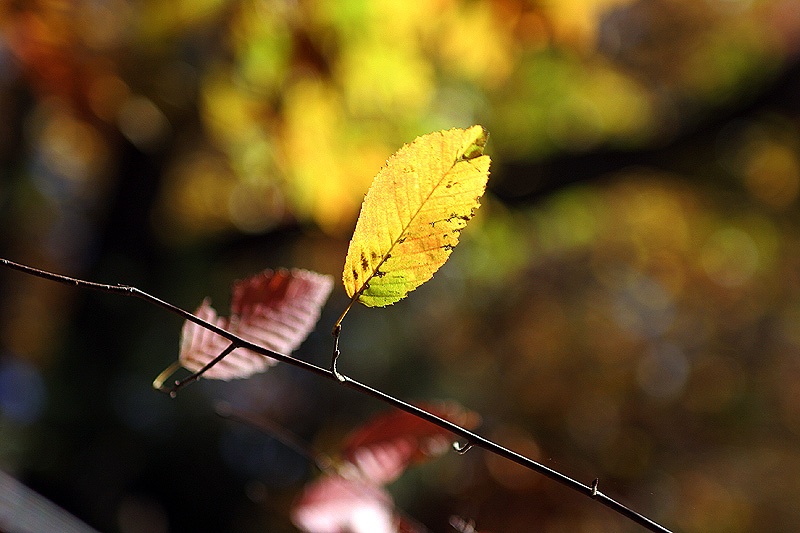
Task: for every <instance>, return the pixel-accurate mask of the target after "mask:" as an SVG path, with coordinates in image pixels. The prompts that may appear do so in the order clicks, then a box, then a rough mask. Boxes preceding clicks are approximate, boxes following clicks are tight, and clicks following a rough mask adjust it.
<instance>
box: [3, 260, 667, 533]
mask: <svg viewBox="0 0 800 533" xmlns="http://www.w3.org/2000/svg"><path fill="white" fill-rule="evenodd" d="M0 264H3V265H5V266H7V267H9V268H12V269H14V270H18V271H20V272H24V273H26V274H30V275H33V276H37V277H40V278H44V279H48V280H51V281H56V282H58V283H64V284H66V285H73V286H76V287H82V288H87V289H94V290H99V291H103V292H109V293H112V294H124V295H128V296H135V297H137V298H140V299H142V300H145V301H147V302H150V303H152V304H154V305H157V306H159V307H161V308H163V309H166V310H168V311H171V312H173V313H175V314H177V315H178V316H180V317H182V318H184V319H186V320H190V321H191V322H194V323H195V324H199V325H200V326H202V327H204V328H206V329H208V330H209V331H213V332H214V333H216V334H217V335H219V336H221V337H224V338H225V339H227V340H229V341H230V342H231V343H232V345H234V346H235V347H241V348H246V349H248V350H251V351H253V352H256V353H258V354H261V355H263V356H266V357H272V358H273V359H277V360H278V361H282V362H284V363H288V364H290V365H293V366H296V367H298V368H301V369H303V370H306V371H308V372H312V373H314V374H317V375H319V376H322V377H325V378H328V379H330V380H332V381H334V382H336V383H339V384H341V385H343V386H345V387H348V388H350V389H353V390H356V391H358V392H361V393H363V394H366V395H368V396H372V397H373V398H376V399H378V400H381V401H383V402H385V403H387V404H389V405H392V406H394V407H397V408H398V409H402V410H403V411H406V412H407V413H410V414H412V415H414V416H416V417H418V418H421V419H422V420H426V421H428V422H430V423H432V424H435V425H437V426H439V427H441V428H443V429H446V430H447V431H450V432H451V433H453V434H454V435H456V436H458V437H461V438H462V439H465V440H466V441H467V443H468V444H469V446H470V447H475V446H477V447H480V448H483V449H484V450H487V451H488V452H491V453H494V454H495V455H499V456H500V457H505V458H506V459H508V460H510V461H513V462H515V463H517V464H519V465H521V466H524V467H526V468H529V469H530V470H533V471H535V472H538V473H539V474H542V475H544V476H546V477H548V478H550V479H552V480H554V481H556V482H558V483H560V484H562V485H564V486H565V487H568V488H570V489H572V490H574V491H576V492H579V493H581V494H583V495H585V496H588V497H589V498H592V499H594V500H596V501H598V502H600V503H602V504H603V505H605V506H606V507H608V508H609V509H611V510H613V511H615V512H616V513H618V514H620V515H622V516H624V517H626V518H628V519H630V520H632V521H633V522H635V523H637V524H639V525H640V526H642V527H644V528H646V529H647V530H649V531H654V532H660V533H669V530H668V529H667V528H665V527H664V526H661V525H660V524H657V523H655V522H653V521H652V520H650V519H649V518H647V517H645V516H644V515H641V514H639V513H637V512H636V511H634V510H632V509H630V508H628V507H626V506H625V505H623V504H621V503H619V502H618V501H616V500H614V499H612V498H610V497H608V496H606V495H605V494H603V493H602V492H600V491H598V490H597V484H596V483H592V485H591V486H590V485H584V484H583V483H580V482H579V481H576V480H574V479H572V478H571V477H569V476H566V475H564V474H562V473H560V472H558V471H556V470H553V469H551V468H548V467H546V466H544V465H543V464H540V463H537V462H536V461H534V460H532V459H529V458H527V457H525V456H524V455H520V454H518V453H517V452H514V451H512V450H509V449H508V448H504V447H502V446H500V445H499V444H496V443H495V442H493V441H491V440H489V439H486V438H484V437H481V436H480V435H478V434H477V433H473V432H471V431H469V430H467V429H464V428H462V427H461V426H458V425H456V424H453V423H452V422H449V421H447V420H445V419H443V418H440V417H438V416H436V415H434V414H432V413H429V412H428V411H425V410H423V409H420V408H419V407H416V406H414V405H411V404H409V403H406V402H404V401H402V400H399V399H397V398H395V397H393V396H390V395H388V394H385V393H383V392H381V391H379V390H376V389H373V388H372V387H369V386H367V385H364V384H363V383H359V382H358V381H355V380H353V379H350V378H346V379H345V380H341V379H340V376H337V374H338V372H337V373H334V371H333V370H332V369H331V370H329V369H325V368H322V367H319V366H316V365H314V364H311V363H307V362H305V361H303V360H301V359H295V358H294V357H291V356H288V355H284V354H282V353H278V352H273V351H272V350H269V349H267V348H264V347H263V346H259V345H257V344H254V343H252V342H250V341H247V340H245V339H242V338H241V337H238V336H236V335H234V334H233V333H230V332H229V331H226V330H224V329H222V328H220V327H219V326H216V325H214V324H211V323H210V322H206V321H205V320H202V319H200V318H198V317H196V316H194V315H193V314H191V313H189V312H188V311H185V310H183V309H181V308H179V307H176V306H174V305H172V304H171V303H168V302H165V301H164V300H161V299H159V298H156V297H155V296H151V295H150V294H147V293H146V292H144V291H141V290H139V289H137V288H136V287H130V286H126V285H105V284H102V283H94V282H91V281H84V280H80V279H76V278H71V277H68V276H62V275H60V274H54V273H52V272H46V271H44V270H39V269H36V268H32V267H29V266H26V265H21V264H19V263H15V262H13V261H9V260H7V259H3V258H0ZM463 451H466V449H465V450H463Z"/></svg>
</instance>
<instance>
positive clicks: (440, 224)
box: [342, 126, 490, 307]
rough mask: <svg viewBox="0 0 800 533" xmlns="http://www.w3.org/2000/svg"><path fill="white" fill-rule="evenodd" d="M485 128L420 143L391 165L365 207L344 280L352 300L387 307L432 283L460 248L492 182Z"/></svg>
mask: <svg viewBox="0 0 800 533" xmlns="http://www.w3.org/2000/svg"><path fill="white" fill-rule="evenodd" d="M487 137H488V133H487V132H486V130H484V129H483V127H481V126H472V127H471V128H469V129H467V130H462V129H451V130H447V131H440V132H436V133H431V134H428V135H424V136H422V137H418V138H417V139H416V140H415V141H414V142H412V143H411V144H409V145H405V146H403V148H401V149H400V150H399V151H398V152H397V153H396V154H394V155H393V156H392V157H390V158H389V160H388V161H387V163H386V166H384V167H383V168H382V169H381V171H380V172H379V173H378V175H377V177H376V178H375V181H374V182H373V184H372V187H371V188H370V190H369V192H368V193H367V196H366V198H365V199H364V203H363V205H362V206H361V214H360V215H359V218H358V222H357V223H356V229H355V232H354V233H353V238H352V240H351V241H350V247H349V249H348V251H347V258H346V260H345V266H344V273H343V275H342V280H343V282H344V286H345V290H346V291H347V294H348V295H349V296H350V297H351V298H355V299H357V300H358V301H359V302H361V303H363V304H364V305H367V306H370V307H372V306H384V305H389V304H392V303H394V302H396V301H398V300H400V299H402V298H404V297H405V296H406V295H407V294H408V292H409V291H412V290H414V289H416V288H417V287H419V286H420V285H421V284H422V283H424V282H425V281H427V280H429V279H430V278H431V277H432V276H433V274H434V273H435V272H436V271H437V270H438V269H439V267H441V266H442V265H443V264H444V263H445V261H447V259H448V257H450V252H451V250H452V249H453V247H455V246H456V245H457V244H458V237H459V234H460V233H461V230H462V229H463V228H464V227H465V226H466V224H467V221H468V220H469V219H470V218H472V216H473V212H474V210H475V209H476V208H477V207H478V206H479V205H480V197H481V196H482V195H483V193H484V190H485V189H486V181H487V179H488V175H489V162H490V161H489V156H485V155H482V154H483V148H484V146H485V144H486V140H487Z"/></svg>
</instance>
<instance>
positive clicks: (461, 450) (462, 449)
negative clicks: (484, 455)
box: [453, 441, 472, 455]
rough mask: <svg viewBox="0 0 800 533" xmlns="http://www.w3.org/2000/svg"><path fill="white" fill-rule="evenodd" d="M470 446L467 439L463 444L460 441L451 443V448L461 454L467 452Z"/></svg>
mask: <svg viewBox="0 0 800 533" xmlns="http://www.w3.org/2000/svg"><path fill="white" fill-rule="evenodd" d="M471 448H472V443H471V442H469V441H467V442H465V443H464V444H461V443H460V442H454V443H453V449H454V450H455V451H456V453H460V454H461V455H464V454H465V453H467V452H468V451H469V450H470V449H471Z"/></svg>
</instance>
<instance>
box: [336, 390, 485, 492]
mask: <svg viewBox="0 0 800 533" xmlns="http://www.w3.org/2000/svg"><path fill="white" fill-rule="evenodd" d="M423 408H424V409H425V410H426V411H429V412H431V413H432V414H434V415H436V416H438V417H440V418H444V419H445V420H448V421H450V422H453V423H454V424H457V425H459V426H461V427H464V428H466V429H472V428H474V427H475V426H477V425H478V423H479V421H480V419H479V416H478V415H477V414H476V413H474V412H472V411H467V410H465V409H464V408H463V407H461V406H460V405H458V404H457V403H455V402H447V403H441V404H436V405H429V406H423ZM453 440H454V437H453V434H452V433H450V432H449V431H447V430H445V429H442V428H440V427H439V426H437V425H435V424H432V423H430V422H428V421H426V420H422V419H421V418H418V417H416V416H414V415H412V414H410V413H407V412H405V411H400V410H393V411H391V412H389V413H386V414H383V415H381V416H379V417H377V418H375V419H374V420H373V421H372V422H370V423H368V424H367V425H366V426H364V427H362V428H361V429H359V430H358V431H356V432H354V433H353V434H351V435H350V436H349V437H348V438H347V439H346V441H345V445H344V449H343V452H342V455H343V457H344V459H346V460H347V461H349V462H350V463H352V464H353V465H355V466H356V467H357V468H358V469H359V470H360V472H361V474H362V475H363V476H364V478H365V479H367V480H370V481H372V482H373V483H376V484H386V483H390V482H392V481H394V480H395V479H397V477H398V476H399V475H400V474H401V473H403V471H404V470H405V469H406V468H408V467H409V466H410V465H412V464H415V463H419V462H422V461H424V460H425V459H427V458H428V457H430V456H433V455H439V454H441V453H444V452H445V451H446V450H447V449H449V447H450V444H451V443H452V442H453Z"/></svg>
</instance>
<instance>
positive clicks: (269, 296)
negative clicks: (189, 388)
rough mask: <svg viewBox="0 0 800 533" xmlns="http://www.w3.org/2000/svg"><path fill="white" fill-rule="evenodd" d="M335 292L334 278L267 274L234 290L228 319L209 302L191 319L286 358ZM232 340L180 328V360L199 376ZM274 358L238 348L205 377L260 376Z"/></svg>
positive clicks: (202, 330)
mask: <svg viewBox="0 0 800 533" xmlns="http://www.w3.org/2000/svg"><path fill="white" fill-rule="evenodd" d="M332 288H333V278H331V277H330V276H325V275H322V274H317V273H315V272H309V271H307V270H299V269H292V270H278V271H277V272H274V271H272V270H265V271H264V272H262V273H260V274H257V275H255V276H252V277H250V278H248V279H246V280H244V281H238V282H236V283H235V284H234V286H233V296H232V298H231V309H232V311H233V314H232V315H231V317H230V318H227V319H226V318H223V317H218V316H217V313H216V311H214V309H213V308H212V307H211V305H210V303H209V300H208V299H206V300H205V301H203V304H202V305H201V306H200V307H199V308H198V309H197V311H196V312H195V315H197V316H198V317H199V318H202V319H204V320H206V321H208V322H211V323H212V324H215V325H217V326H219V327H221V328H223V329H227V330H228V331H230V332H231V333H234V334H236V335H238V336H240V337H242V338H243V339H245V340H248V341H250V342H253V343H255V344H259V345H261V346H264V347H265V348H269V349H270V350H272V351H275V352H278V353H282V354H287V355H288V354H290V353H291V352H293V351H294V350H295V349H297V347H298V346H300V344H301V343H302V342H303V341H304V340H305V339H306V337H307V336H308V334H309V333H311V331H312V330H313V329H314V326H315V325H316V323H317V320H319V314H320V310H321V309H322V306H323V305H324V304H325V301H326V300H327V299H328V295H329V294H330V292H331V289H332ZM228 344H230V342H229V341H228V340H226V339H225V338H223V337H220V336H219V335H217V334H216V333H212V332H211V331H208V330H207V329H205V328H204V327H202V326H200V325H198V324H195V323H194V322H190V321H188V320H187V321H186V323H185V324H184V326H183V331H182V338H181V350H180V355H179V356H178V360H179V361H180V363H181V365H183V366H184V367H185V368H187V369H188V370H191V371H192V372H197V371H198V370H200V369H201V368H203V367H204V366H205V365H207V364H208V363H210V362H211V361H212V360H213V359H214V358H215V357H216V356H218V355H219V354H220V353H221V352H222V351H223V350H224V349H225V347H226V346H228ZM275 362H276V361H275V360H274V359H272V358H270V357H264V356H262V355H260V354H257V353H255V352H252V351H250V350H246V349H243V348H237V349H236V350H234V351H232V352H231V353H229V354H228V355H227V356H225V357H224V358H223V359H222V360H221V361H219V362H218V363H217V364H216V365H214V366H213V367H211V368H210V369H209V370H208V371H206V372H205V373H204V374H203V377H206V378H211V379H224V380H228V379H232V378H246V377H249V376H251V375H253V374H255V373H256V372H263V371H264V370H266V369H267V368H268V367H270V366H272V365H274V364H275Z"/></svg>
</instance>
